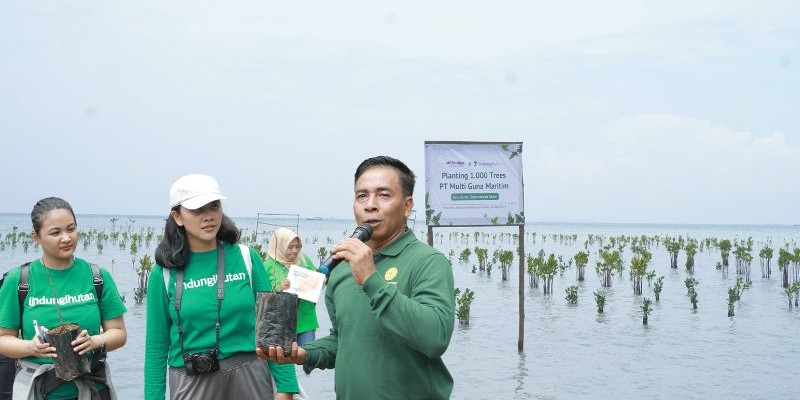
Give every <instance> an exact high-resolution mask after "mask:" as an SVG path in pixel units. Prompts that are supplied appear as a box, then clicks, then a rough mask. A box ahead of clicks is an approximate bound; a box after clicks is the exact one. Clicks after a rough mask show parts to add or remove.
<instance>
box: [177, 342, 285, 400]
mask: <svg viewBox="0 0 800 400" xmlns="http://www.w3.org/2000/svg"><path fill="white" fill-rule="evenodd" d="M169 393H170V399H171V400H184V399H185V400H189V399H192V400H206V399H208V400H212V399H213V400H216V399H238V400H247V399H264V400H271V399H273V395H272V379H271V374H270V370H269V365H268V364H267V362H266V361H264V360H262V359H260V358H258V357H256V354H255V353H239V354H236V355H233V356H231V357H228V358H226V359H224V360H220V368H219V371H216V372H213V373H210V374H204V375H186V370H185V369H183V368H172V367H170V368H169Z"/></svg>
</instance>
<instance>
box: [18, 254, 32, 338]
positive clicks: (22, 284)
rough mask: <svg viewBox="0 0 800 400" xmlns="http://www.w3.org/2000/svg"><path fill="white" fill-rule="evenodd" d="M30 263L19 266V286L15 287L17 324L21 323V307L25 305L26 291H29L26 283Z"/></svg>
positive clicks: (29, 286)
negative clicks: (17, 306)
mask: <svg viewBox="0 0 800 400" xmlns="http://www.w3.org/2000/svg"><path fill="white" fill-rule="evenodd" d="M30 266H31V262H30V261H28V262H26V263H25V264H22V265H20V267H19V269H20V273H19V285H17V297H19V318H20V319H19V322H20V324H21V323H22V306H23V304H24V303H25V298H26V297H28V291H30V290H31V285H30V284H29V283H28V281H29V275H30Z"/></svg>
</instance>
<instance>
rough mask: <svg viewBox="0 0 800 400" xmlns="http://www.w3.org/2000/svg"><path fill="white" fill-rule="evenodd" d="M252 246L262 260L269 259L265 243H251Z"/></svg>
mask: <svg viewBox="0 0 800 400" xmlns="http://www.w3.org/2000/svg"><path fill="white" fill-rule="evenodd" d="M250 247H252V248H253V250H255V251H256V253H258V256H259V257H260V258H261V259H262V260H266V259H267V252H266V251H264V245H262V244H261V243H253V244H252V245H250ZM319 263H320V264H322V261H321V260H320V262H319Z"/></svg>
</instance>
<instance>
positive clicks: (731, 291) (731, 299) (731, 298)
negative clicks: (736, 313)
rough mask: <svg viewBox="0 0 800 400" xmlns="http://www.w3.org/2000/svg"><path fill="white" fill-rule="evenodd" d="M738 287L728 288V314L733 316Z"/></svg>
mask: <svg viewBox="0 0 800 400" xmlns="http://www.w3.org/2000/svg"><path fill="white" fill-rule="evenodd" d="M737 296H738V295H737V294H736V288H735V287H729V288H728V316H729V317H733V306H734V304H735V303H736V299H737Z"/></svg>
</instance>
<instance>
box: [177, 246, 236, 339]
mask: <svg viewBox="0 0 800 400" xmlns="http://www.w3.org/2000/svg"><path fill="white" fill-rule="evenodd" d="M184 268H185V266H184ZM183 273H184V269H183V268H178V269H177V271H176V274H177V276H176V277H175V313H176V314H178V337H179V338H180V341H181V354H185V353H184V351H183V326H182V325H181V298H182V297H183ZM224 298H225V250H223V249H222V245H221V244H220V242H217V324H216V326H215V327H214V328H215V329H216V331H217V350H219V328H220V323H219V313H220V309H222V299H224Z"/></svg>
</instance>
